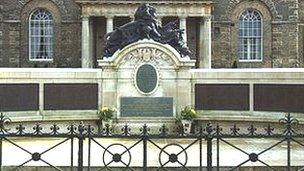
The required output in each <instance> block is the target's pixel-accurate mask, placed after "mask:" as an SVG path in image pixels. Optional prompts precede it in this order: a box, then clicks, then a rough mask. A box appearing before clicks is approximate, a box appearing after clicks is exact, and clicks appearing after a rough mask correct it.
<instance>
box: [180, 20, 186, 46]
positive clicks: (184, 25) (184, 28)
mask: <svg viewBox="0 0 304 171" xmlns="http://www.w3.org/2000/svg"><path fill="white" fill-rule="evenodd" d="M179 28H180V29H182V30H185V31H184V34H183V39H184V40H185V42H187V19H186V17H185V16H179Z"/></svg>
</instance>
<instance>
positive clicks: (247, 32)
mask: <svg viewBox="0 0 304 171" xmlns="http://www.w3.org/2000/svg"><path fill="white" fill-rule="evenodd" d="M262 39H263V30H262V17H261V14H260V13H259V12H258V11H255V10H250V9H249V10H246V11H245V12H243V13H242V15H241V16H240V19H239V45H238V46H239V50H238V53H239V60H240V61H261V60H262V55H263V52H262V49H263V44H262V42H263V40H262Z"/></svg>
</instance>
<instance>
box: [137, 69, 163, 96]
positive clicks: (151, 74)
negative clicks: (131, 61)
mask: <svg viewBox="0 0 304 171" xmlns="http://www.w3.org/2000/svg"><path fill="white" fill-rule="evenodd" d="M157 83H158V77H157V71H156V69H155V67H154V66H153V65H151V64H143V65H141V66H140V67H139V68H138V69H137V72H136V87H137V88H138V90H139V91H141V92H142V93H145V94H150V93H153V91H154V90H155V89H156V86H157Z"/></svg>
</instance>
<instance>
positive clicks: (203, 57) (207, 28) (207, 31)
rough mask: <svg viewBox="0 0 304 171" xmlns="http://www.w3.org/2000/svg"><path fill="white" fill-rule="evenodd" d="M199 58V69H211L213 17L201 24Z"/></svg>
mask: <svg viewBox="0 0 304 171" xmlns="http://www.w3.org/2000/svg"><path fill="white" fill-rule="evenodd" d="M199 56H200V58H199V68H211V16H206V17H203V18H202V21H201V22H200V36H199Z"/></svg>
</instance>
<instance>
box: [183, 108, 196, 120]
mask: <svg viewBox="0 0 304 171" xmlns="http://www.w3.org/2000/svg"><path fill="white" fill-rule="evenodd" d="M180 117H181V118H180V119H182V120H193V119H194V118H196V117H197V113H196V111H195V109H194V108H193V107H191V106H186V107H184V108H183V109H182V111H181V115H180Z"/></svg>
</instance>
